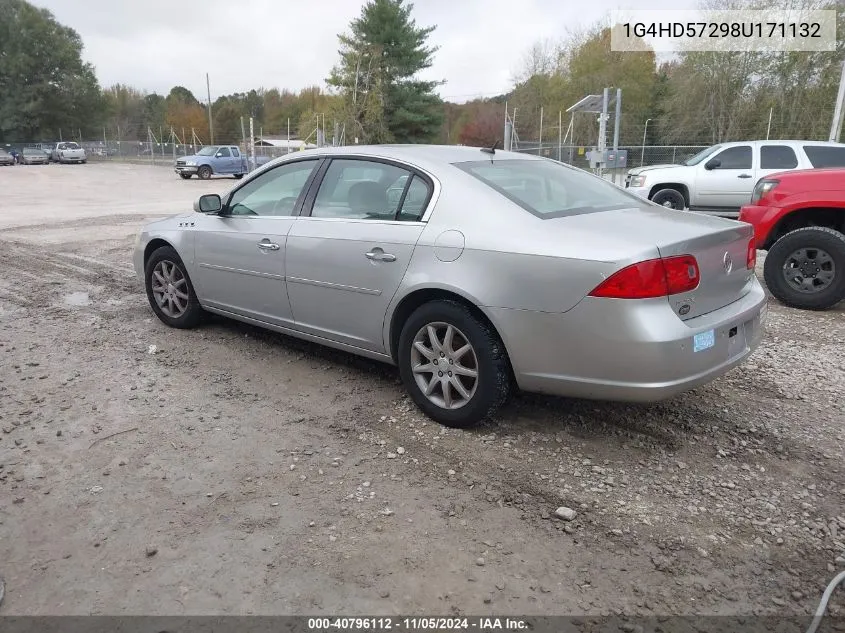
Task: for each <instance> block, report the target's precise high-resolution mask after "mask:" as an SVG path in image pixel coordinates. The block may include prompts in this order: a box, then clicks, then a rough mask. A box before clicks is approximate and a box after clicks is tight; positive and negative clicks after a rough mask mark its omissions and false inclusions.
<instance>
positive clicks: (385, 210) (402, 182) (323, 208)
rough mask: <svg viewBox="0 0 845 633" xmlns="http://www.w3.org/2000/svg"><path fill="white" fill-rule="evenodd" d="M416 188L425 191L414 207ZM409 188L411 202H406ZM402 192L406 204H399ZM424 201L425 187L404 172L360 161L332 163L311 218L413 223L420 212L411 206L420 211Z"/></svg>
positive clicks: (425, 198)
mask: <svg viewBox="0 0 845 633" xmlns="http://www.w3.org/2000/svg"><path fill="white" fill-rule="evenodd" d="M409 178H411V181H410V183H409V182H408V179H409ZM415 180H419V183H420V184H419V185H416V186H415V185H414V181H415ZM420 186H422V187H424V188H425V194H424V195H423V196H422V197H423V201H422V203H419V202H416V203H415V201H416V200H417V199H418V198H419V197H420V194H419V187H420ZM412 187H413V188H414V194H413V196H414V198H413V200H409V196H410V195H411V194H410V190H411V188H412ZM406 189H408V194H406V195H405V200H406V201H407V204H406V203H405V201H403V200H402V194H403V193H405V190H406ZM428 197H429V195H428V184H427V183H426V182H425V181H424V180H422V179H421V178H419V176H415V175H414V174H412V173H411V172H410V171H409V170H407V169H403V168H401V167H397V166H396V165H391V164H389V163H380V162H376V161H368V160H363V159H335V160H332V162H331V164H330V165H329V168H328V169H327V170H326V174H325V176H324V177H323V181H322V183H321V184H320V189H319V191H318V192H317V197H316V198H315V200H314V206H313V208H312V210H311V216H312V217H315V218H350V219H353V218H354V219H362V220H395V219H401V220H412V219H413V220H417V219H419V216H420V215H421V214H422V211H421V210H419V209H416V208H415V206H414V205H415V204H418V206H420V207H421V206H422V204H424V203H425V201H427V200H428ZM400 202H401V203H402V213H401V214H400V213H399V204H400Z"/></svg>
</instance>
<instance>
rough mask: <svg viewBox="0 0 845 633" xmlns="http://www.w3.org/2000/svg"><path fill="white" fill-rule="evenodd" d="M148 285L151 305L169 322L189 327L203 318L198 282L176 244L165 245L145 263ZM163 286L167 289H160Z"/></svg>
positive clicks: (161, 317)
mask: <svg viewBox="0 0 845 633" xmlns="http://www.w3.org/2000/svg"><path fill="white" fill-rule="evenodd" d="M182 280H184V282H183V281H182ZM163 282H166V283H167V284H168V285H165V283H163ZM171 284H172V286H173V287H172V288H171V287H170V286H171ZM144 286H145V287H146V290H147V299H148V300H149V302H150V307H151V308H152V309H153V312H155V314H156V316H157V317H158V318H159V319H160V320H161V322H162V323H164V324H165V325H169V326H170V327H173V328H179V329H189V328H192V327H195V326H197V325H198V324H199V323H200V321H202V317H203V313H204V311H203V309H202V306H201V305H200V302H199V299H197V295H196V293H195V292H194V285H193V284H192V283H191V278H190V277H189V276H188V271H187V270H186V269H185V264H184V263H183V262H182V258H181V257H179V254H178V253H177V252H176V251H175V250H174V249H173V248H172V247H170V246H162V247H160V248H157V249H156V250H155V251H153V253H152V255H150V258H149V259H148V260H147V263H146V265H145V266H144ZM159 289H162V290H163V292H158V290H159ZM178 291H181V292H178ZM168 294H169V295H170V298H169V299H168Z"/></svg>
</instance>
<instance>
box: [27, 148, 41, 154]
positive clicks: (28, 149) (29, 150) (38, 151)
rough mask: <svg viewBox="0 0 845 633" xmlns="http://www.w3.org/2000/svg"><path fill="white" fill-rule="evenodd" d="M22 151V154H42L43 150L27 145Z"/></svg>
mask: <svg viewBox="0 0 845 633" xmlns="http://www.w3.org/2000/svg"><path fill="white" fill-rule="evenodd" d="M23 153H24V154H43V153H44V152H43V151H41V150H40V149H32V148H30V147H27V148H25V149H24V150H23Z"/></svg>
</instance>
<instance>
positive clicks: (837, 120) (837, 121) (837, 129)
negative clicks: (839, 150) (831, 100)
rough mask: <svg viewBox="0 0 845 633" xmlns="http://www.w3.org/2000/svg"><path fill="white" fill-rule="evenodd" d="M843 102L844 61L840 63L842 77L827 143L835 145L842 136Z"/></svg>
mask: <svg viewBox="0 0 845 633" xmlns="http://www.w3.org/2000/svg"><path fill="white" fill-rule="evenodd" d="M843 101H845V60H843V61H842V76H841V77H840V78H839V92H838V93H837V95H836V108H835V109H834V111H833V121H832V122H831V124H830V138H829V139H828V140H829V141H831V142H833V143H836V142H838V141H839V136H840V135H841V134H842V114H843V110H845V109H844V108H843Z"/></svg>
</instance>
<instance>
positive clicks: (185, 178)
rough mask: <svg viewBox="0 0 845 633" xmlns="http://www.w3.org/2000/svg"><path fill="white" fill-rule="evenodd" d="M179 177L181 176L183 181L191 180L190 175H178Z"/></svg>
mask: <svg viewBox="0 0 845 633" xmlns="http://www.w3.org/2000/svg"><path fill="white" fill-rule="evenodd" d="M179 176H181V177H182V179H184V180H190V179H191V174H179Z"/></svg>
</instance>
